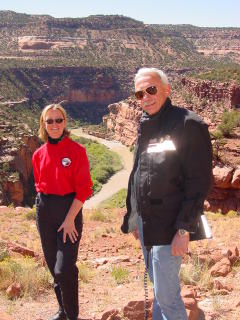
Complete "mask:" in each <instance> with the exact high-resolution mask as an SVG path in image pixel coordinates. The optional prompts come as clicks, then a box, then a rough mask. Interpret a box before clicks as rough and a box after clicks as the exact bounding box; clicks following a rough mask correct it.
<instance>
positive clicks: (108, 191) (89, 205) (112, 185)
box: [71, 128, 133, 209]
mask: <svg viewBox="0 0 240 320" xmlns="http://www.w3.org/2000/svg"><path fill="white" fill-rule="evenodd" d="M71 132H72V133H73V134H74V135H76V136H79V137H84V138H87V139H91V140H94V141H97V142H99V143H102V144H104V145H105V146H107V147H108V148H109V149H111V150H112V151H115V152H116V153H118V155H119V156H120V158H121V160H122V163H123V169H122V170H120V171H118V172H117V173H115V174H114V175H113V176H112V177H111V178H110V179H109V180H108V182H107V183H106V184H104V185H103V186H102V189H101V190H100V191H99V192H98V193H97V194H96V195H94V196H93V197H92V198H90V199H89V200H87V201H86V202H85V204H84V208H86V209H93V208H97V207H98V205H99V204H100V203H101V202H102V201H104V200H106V199H107V198H109V197H111V196H112V195H113V194H115V193H117V192H118V191H119V190H120V189H122V188H127V185H128V178H129V175H130V172H131V170H132V165H133V154H132V152H130V151H129V148H128V147H126V146H124V145H123V144H121V143H120V142H117V141H109V140H105V139H102V138H98V137H95V136H92V135H89V134H86V133H84V132H83V131H82V129H81V128H79V129H73V130H71Z"/></svg>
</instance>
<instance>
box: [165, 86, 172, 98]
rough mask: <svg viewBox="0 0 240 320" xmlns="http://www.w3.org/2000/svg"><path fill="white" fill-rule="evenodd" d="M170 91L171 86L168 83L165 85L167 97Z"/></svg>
mask: <svg viewBox="0 0 240 320" xmlns="http://www.w3.org/2000/svg"><path fill="white" fill-rule="evenodd" d="M170 92H171V87H170V84H168V85H167V87H166V94H167V97H168V96H169V95H170Z"/></svg>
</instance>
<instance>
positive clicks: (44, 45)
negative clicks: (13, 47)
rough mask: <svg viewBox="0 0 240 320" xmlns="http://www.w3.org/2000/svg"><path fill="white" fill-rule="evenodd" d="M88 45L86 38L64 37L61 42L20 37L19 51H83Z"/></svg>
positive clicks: (35, 37) (43, 38) (34, 37)
mask: <svg viewBox="0 0 240 320" xmlns="http://www.w3.org/2000/svg"><path fill="white" fill-rule="evenodd" d="M86 44H87V39H86V38H75V37H62V38H61V41H60V40H53V39H49V38H47V37H41V36H23V37H18V48H19V50H50V49H59V48H69V47H78V48H81V49H82V48H84V47H85V46H86Z"/></svg>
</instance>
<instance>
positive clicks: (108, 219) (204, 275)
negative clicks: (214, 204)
mask: <svg viewBox="0 0 240 320" xmlns="http://www.w3.org/2000/svg"><path fill="white" fill-rule="evenodd" d="M26 210H27V209H17V210H16V209H15V210H14V209H13V208H7V209H6V208H0V221H1V223H0V240H1V242H3V243H5V244H15V245H19V246H22V247H26V248H29V249H31V250H33V252H35V253H36V254H37V255H38V254H40V256H41V246H40V241H39V235H38V232H37V229H36V224H35V221H34V220H27V219H26ZM101 213H102V214H103V215H104V217H105V219H104V220H105V221H96V220H92V219H93V217H94V216H96V211H94V210H89V209H85V210H84V220H85V223H84V229H83V235H82V240H81V244H80V249H79V257H78V260H79V263H80V264H81V266H83V265H84V266H85V267H86V268H85V269H82V268H80V274H79V303H80V304H79V306H80V314H79V319H81V320H83V319H101V318H102V315H103V314H104V312H105V311H108V310H111V309H116V308H120V309H122V308H123V307H124V306H126V305H127V304H128V303H129V302H130V301H143V300H144V288H143V273H144V264H143V258H142V254H141V249H140V246H139V243H138V241H137V240H135V239H134V238H133V237H132V236H131V235H123V234H122V233H121V231H120V225H121V221H122V215H123V213H124V209H111V210H110V209H108V210H104V211H102V212H101ZM207 216H208V219H209V222H210V225H211V227H212V232H213V239H212V240H204V241H199V242H193V243H191V252H192V257H191V258H189V257H184V259H183V265H182V273H183V275H182V279H183V280H182V285H184V284H187V283H189V282H192V283H191V285H192V287H193V288H194V290H195V291H196V292H197V294H196V299H197V301H198V306H199V309H200V313H199V318H198V319H199V320H200V319H201V320H204V319H205V320H213V319H214V320H215V319H217V320H230V319H231V320H239V319H240V263H239V260H238V259H239V258H237V260H235V262H234V263H233V264H232V265H231V268H230V269H229V270H228V272H227V274H226V275H225V276H219V275H218V276H213V277H210V275H209V269H208V268H206V261H207V260H209V261H210V260H213V261H214V259H215V260H216V261H220V260H221V259H222V258H224V257H226V256H227V254H228V253H227V252H228V251H229V250H230V249H231V250H232V251H234V252H235V253H236V255H237V254H238V253H237V251H238V250H237V249H236V248H239V247H240V234H239V229H240V217H224V216H219V215H214V214H211V213H208V214H207ZM229 248H230V249H229ZM232 248H234V249H232ZM11 254H13V255H14V256H15V257H16V259H17V258H18V257H19V254H17V253H11ZM196 257H197V260H198V261H200V260H201V261H202V262H201V263H202V264H201V263H200V264H198V265H197V264H196ZM204 261H205V262H204ZM119 268H121V270H123V271H124V272H125V273H127V275H126V276H125V277H122V278H121V277H120V278H119V279H118V280H117V281H116V278H114V276H113V270H114V269H115V270H116V269H119ZM84 270H85V271H84ZM194 274H195V276H194ZM187 279H188V280H187ZM190 279H192V280H191V281H190ZM148 286H149V288H148V291H149V295H150V296H151V291H152V290H151V285H150V283H148ZM56 309H57V304H56V300H55V297H54V294H53V291H52V290H51V289H47V290H40V291H39V293H38V294H37V295H35V296H34V297H31V296H27V295H26V296H23V297H21V298H17V299H13V300H9V299H7V298H6V294H5V291H1V294H0V319H1V320H5V319H6V320H7V319H9V320H10V319H12V320H30V319H31V320H32V319H34V320H46V319H48V318H49V317H50V316H51V315H52V314H54V313H55V311H56ZM1 312H2V313H4V314H5V317H3V316H2V317H1ZM7 315H8V316H9V317H8V318H7V317H6V316H7Z"/></svg>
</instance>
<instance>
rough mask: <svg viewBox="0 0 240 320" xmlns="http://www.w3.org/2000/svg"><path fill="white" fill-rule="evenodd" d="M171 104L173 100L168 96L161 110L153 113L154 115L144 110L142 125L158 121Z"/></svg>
mask: <svg viewBox="0 0 240 320" xmlns="http://www.w3.org/2000/svg"><path fill="white" fill-rule="evenodd" d="M170 105H171V100H170V98H167V99H166V101H165V102H164V104H163V106H162V107H161V108H160V110H159V111H158V112H157V113H155V114H153V115H150V114H148V113H147V112H146V111H143V113H142V117H141V119H140V125H141V124H142V123H144V122H148V121H150V122H152V121H153V122H155V121H156V122H158V121H159V119H160V118H161V117H162V116H163V114H164V113H165V112H166V110H167V109H168V108H169V106H170Z"/></svg>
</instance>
